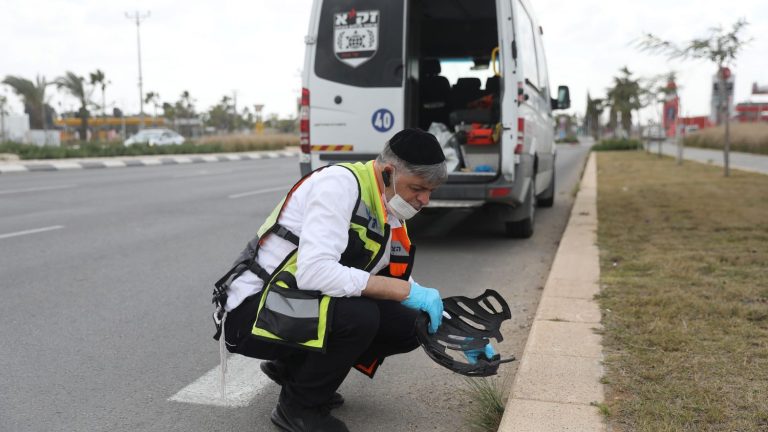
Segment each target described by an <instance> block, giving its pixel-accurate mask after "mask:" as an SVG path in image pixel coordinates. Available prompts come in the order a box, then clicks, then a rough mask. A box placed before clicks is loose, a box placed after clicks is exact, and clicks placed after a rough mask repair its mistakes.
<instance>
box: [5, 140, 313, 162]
mask: <svg viewBox="0 0 768 432" xmlns="http://www.w3.org/2000/svg"><path fill="white" fill-rule="evenodd" d="M298 144H299V137H298V136H293V135H288V134H278V135H265V136H258V135H256V136H245V135H244V136H237V135H234V136H233V135H230V136H209V137H204V138H200V139H198V140H195V141H187V142H185V143H184V144H181V145H163V146H150V145H147V144H135V145H132V146H124V145H123V144H122V142H116V141H113V142H88V143H83V142H73V143H64V144H62V145H61V146H58V147H54V146H35V145H31V144H20V143H15V142H5V143H0V154H2V153H8V154H15V155H17V156H18V157H19V159H22V160H29V159H66V158H85V157H115V156H151V155H174V154H202V153H232V152H249V151H260V150H281V149H284V148H285V147H286V146H289V145H298Z"/></svg>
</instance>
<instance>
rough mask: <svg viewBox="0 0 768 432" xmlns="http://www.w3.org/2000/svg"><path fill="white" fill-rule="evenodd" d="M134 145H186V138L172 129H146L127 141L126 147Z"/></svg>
mask: <svg viewBox="0 0 768 432" xmlns="http://www.w3.org/2000/svg"><path fill="white" fill-rule="evenodd" d="M133 144H149V145H151V146H156V145H179V144H184V137H183V136H181V135H179V134H177V133H176V132H174V131H172V130H170V129H144V130H141V131H139V133H137V134H136V135H133V136H132V137H130V138H128V139H127V140H125V145H126V146H130V145H133Z"/></svg>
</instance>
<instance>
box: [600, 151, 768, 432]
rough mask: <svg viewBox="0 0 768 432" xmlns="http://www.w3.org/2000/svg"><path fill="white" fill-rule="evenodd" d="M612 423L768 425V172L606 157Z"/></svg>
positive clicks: (603, 246) (604, 257) (605, 300)
mask: <svg viewBox="0 0 768 432" xmlns="http://www.w3.org/2000/svg"><path fill="white" fill-rule="evenodd" d="M598 190H599V193H598V214H599V228H598V239H599V240H598V241H599V245H600V255H601V256H600V261H601V284H602V285H603V290H602V293H601V295H600V299H599V300H600V304H601V307H602V309H603V310H604V317H603V323H604V325H605V336H604V343H605V349H606V369H607V373H606V381H607V382H609V383H610V385H608V389H609V392H608V398H607V410H609V411H610V413H611V416H610V418H609V419H608V421H609V422H610V423H611V424H612V426H613V427H614V429H615V430H627V431H636V430H637V431H654V432H656V431H681V430H682V431H767V430H768V176H762V175H758V174H748V173H744V172H740V171H734V172H733V175H732V177H729V178H725V177H723V176H722V173H721V169H720V168H717V167H708V166H704V165H700V164H695V163H687V164H685V165H683V166H682V167H678V166H675V164H674V161H673V160H672V159H670V158H663V159H658V158H656V157H655V156H650V155H646V154H642V153H640V154H638V153H628V152H623V153H615V152H609V153H601V154H599V155H598Z"/></svg>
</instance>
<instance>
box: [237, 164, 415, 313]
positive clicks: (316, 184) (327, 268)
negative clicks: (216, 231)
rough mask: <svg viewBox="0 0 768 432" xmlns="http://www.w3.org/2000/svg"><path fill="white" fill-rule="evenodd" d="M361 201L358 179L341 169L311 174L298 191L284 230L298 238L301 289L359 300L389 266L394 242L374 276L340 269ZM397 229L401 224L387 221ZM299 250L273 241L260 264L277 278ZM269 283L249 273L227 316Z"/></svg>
mask: <svg viewBox="0 0 768 432" xmlns="http://www.w3.org/2000/svg"><path fill="white" fill-rule="evenodd" d="M357 197H358V186H357V179H356V178H355V175H354V174H352V172H350V171H349V170H348V169H346V168H343V167H340V166H332V167H328V168H326V169H324V170H322V171H320V172H318V173H315V174H312V176H310V177H309V178H308V179H307V180H306V181H304V183H302V184H301V186H299V187H298V188H297V189H296V191H294V193H293V195H292V196H291V198H290V200H289V201H288V205H287V206H286V207H285V209H284V210H283V214H282V215H281V216H280V220H279V222H280V224H281V225H283V226H284V227H286V228H288V229H289V230H290V231H291V232H293V233H294V234H296V235H297V236H299V238H300V239H301V241H300V242H299V251H298V262H297V273H296V282H297V283H298V286H299V288H301V289H309V290H318V291H321V292H322V293H323V294H326V295H328V296H332V297H356V296H360V295H361V293H362V291H363V290H364V289H365V287H366V285H367V284H368V278H369V277H370V276H371V275H372V274H376V273H378V272H379V271H380V270H381V269H383V268H384V267H385V266H387V265H389V254H390V242H391V239H392V237H391V234H390V238H389V239H387V244H386V246H385V247H386V249H385V250H384V254H383V255H382V257H381V259H380V260H379V262H378V263H377V264H376V266H375V267H374V268H373V269H372V270H371V272H370V273H368V272H366V271H363V270H360V269H356V268H353V267H346V266H343V265H341V264H340V263H339V260H340V259H341V254H342V253H343V252H344V250H345V249H346V248H347V241H348V239H349V223H350V219H351V217H352V212H353V211H354V207H355V203H356V202H357ZM388 222H389V224H390V225H391V227H392V228H396V227H400V226H401V225H400V221H398V220H397V218H395V217H388ZM294 248H295V246H294V245H293V243H291V242H289V241H287V240H285V239H282V238H280V237H278V236H276V235H269V236H268V237H267V239H266V240H265V241H264V243H263V244H262V245H261V247H260V248H259V252H258V263H259V265H261V266H262V267H264V269H265V270H266V271H267V272H269V273H272V272H273V271H274V270H275V269H276V268H277V266H278V265H279V264H280V263H281V262H282V261H283V259H285V257H286V256H288V254H289V253H290V252H291V251H292V250H293V249H294ZM263 285H264V282H263V281H262V280H261V279H259V278H258V276H256V275H255V274H253V273H252V272H251V271H249V270H246V271H245V272H244V273H243V274H242V275H240V277H238V278H237V279H236V280H234V281H233V282H232V285H231V286H230V287H229V290H228V298H227V304H226V310H227V311H231V310H232V309H234V308H236V307H237V306H238V305H239V304H240V303H242V301H243V300H244V299H245V298H246V297H249V296H251V295H253V294H256V293H258V292H259V291H261V289H262V287H263Z"/></svg>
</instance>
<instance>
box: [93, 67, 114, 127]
mask: <svg viewBox="0 0 768 432" xmlns="http://www.w3.org/2000/svg"><path fill="white" fill-rule="evenodd" d="M90 75H91V85H92V86H94V87H95V86H96V85H98V86H99V88H101V115H102V116H106V115H107V114H106V109H107V100H106V90H107V86H108V85H109V84H111V82H110V81H107V79H106V77H105V76H104V72H102V71H101V69H96V72H91V73H90Z"/></svg>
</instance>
